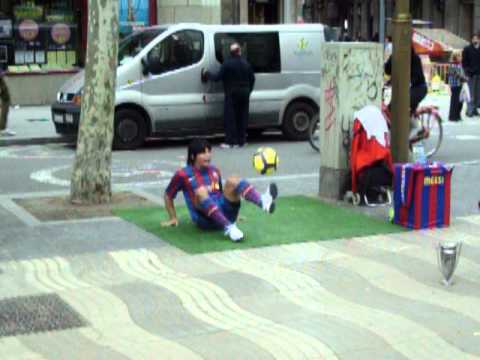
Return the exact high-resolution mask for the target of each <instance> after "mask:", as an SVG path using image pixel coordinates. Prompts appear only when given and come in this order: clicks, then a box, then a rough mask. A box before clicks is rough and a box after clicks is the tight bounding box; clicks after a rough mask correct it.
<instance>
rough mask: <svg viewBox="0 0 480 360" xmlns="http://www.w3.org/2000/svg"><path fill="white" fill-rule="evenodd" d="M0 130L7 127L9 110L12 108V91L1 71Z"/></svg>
mask: <svg viewBox="0 0 480 360" xmlns="http://www.w3.org/2000/svg"><path fill="white" fill-rule="evenodd" d="M0 100H1V109H0V131H2V130H5V129H6V128H7V120H8V111H9V110H10V93H9V91H8V87H7V84H6V82H5V78H4V77H3V74H1V73H0Z"/></svg>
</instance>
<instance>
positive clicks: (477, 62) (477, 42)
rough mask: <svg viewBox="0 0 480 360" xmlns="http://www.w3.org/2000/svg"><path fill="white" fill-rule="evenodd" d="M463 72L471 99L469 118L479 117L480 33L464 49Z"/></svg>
mask: <svg viewBox="0 0 480 360" xmlns="http://www.w3.org/2000/svg"><path fill="white" fill-rule="evenodd" d="M462 66H463V71H464V72H465V74H466V75H467V79H468V86H469V87H470V94H471V96H470V97H471V99H470V102H469V103H468V107H467V116H468V117H472V116H477V115H478V110H477V108H478V107H480V33H478V32H477V33H476V34H474V35H473V37H472V43H471V44H470V45H469V46H467V47H466V48H465V49H463V55H462Z"/></svg>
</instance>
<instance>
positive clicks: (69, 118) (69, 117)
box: [65, 114, 73, 124]
mask: <svg viewBox="0 0 480 360" xmlns="http://www.w3.org/2000/svg"><path fill="white" fill-rule="evenodd" d="M65 122H66V123H67V124H73V115H72V114H65Z"/></svg>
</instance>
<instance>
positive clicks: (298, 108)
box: [282, 102, 315, 140]
mask: <svg viewBox="0 0 480 360" xmlns="http://www.w3.org/2000/svg"><path fill="white" fill-rule="evenodd" d="M314 115H315V109H314V108H313V106H311V105H309V104H307V103H304V102H295V103H293V104H291V105H290V106H289V107H288V108H287V110H286V111H285V116H284V118H283V127H282V130H283V134H284V135H285V136H286V137H287V138H288V139H290V140H307V139H308V137H309V130H310V122H311V121H312V118H313V116H314Z"/></svg>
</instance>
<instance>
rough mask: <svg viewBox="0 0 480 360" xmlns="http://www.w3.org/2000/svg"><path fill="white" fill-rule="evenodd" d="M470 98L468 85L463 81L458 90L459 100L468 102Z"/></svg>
mask: <svg viewBox="0 0 480 360" xmlns="http://www.w3.org/2000/svg"><path fill="white" fill-rule="evenodd" d="M471 99H472V98H471V96H470V88H469V87H468V84H467V83H466V82H465V83H463V85H462V90H460V101H461V102H466V103H469V102H470V100H471Z"/></svg>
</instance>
